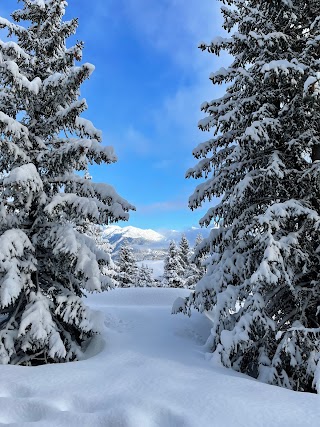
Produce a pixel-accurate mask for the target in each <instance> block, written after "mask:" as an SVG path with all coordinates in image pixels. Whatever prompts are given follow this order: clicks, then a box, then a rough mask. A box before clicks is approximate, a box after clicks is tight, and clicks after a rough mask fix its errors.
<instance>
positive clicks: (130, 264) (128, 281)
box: [118, 242, 138, 288]
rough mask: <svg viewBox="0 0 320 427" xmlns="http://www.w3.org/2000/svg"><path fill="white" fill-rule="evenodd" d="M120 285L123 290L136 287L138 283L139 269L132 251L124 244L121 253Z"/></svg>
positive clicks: (119, 264)
mask: <svg viewBox="0 0 320 427" xmlns="http://www.w3.org/2000/svg"><path fill="white" fill-rule="evenodd" d="M118 268H119V274H118V283H119V286H120V287H121V288H128V287H131V286H135V285H136V282H137V275H138V267H137V264H136V260H135V258H134V255H133V251H132V249H131V248H130V247H129V246H128V243H127V242H124V243H123V244H122V245H121V247H120V251H119V262H118Z"/></svg>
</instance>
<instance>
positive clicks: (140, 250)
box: [102, 225, 210, 261]
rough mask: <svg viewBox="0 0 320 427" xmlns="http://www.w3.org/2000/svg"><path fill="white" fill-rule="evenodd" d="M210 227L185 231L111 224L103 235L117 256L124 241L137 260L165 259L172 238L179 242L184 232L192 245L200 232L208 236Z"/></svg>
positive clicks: (192, 228) (104, 230)
mask: <svg viewBox="0 0 320 427" xmlns="http://www.w3.org/2000/svg"><path fill="white" fill-rule="evenodd" d="M209 231H210V230H208V229H203V228H196V227H191V228H188V229H186V230H183V231H177V230H161V232H158V231H155V230H150V229H148V230H144V229H142V228H137V227H132V226H128V227H119V226H118V225H109V226H107V227H104V229H103V231H102V237H103V238H105V239H107V240H108V241H109V242H110V244H111V245H112V248H113V252H114V254H115V256H117V253H118V251H119V249H120V247H121V245H122V244H123V243H125V242H126V243H128V244H129V245H130V246H131V247H132V248H133V250H134V252H135V255H136V258H137V260H138V261H139V260H144V259H163V258H164V257H165V255H166V253H167V249H168V246H169V243H170V241H171V240H174V241H175V242H177V243H178V242H179V241H180V239H181V237H182V235H183V234H184V235H185V236H186V238H187V239H188V241H189V243H190V246H191V247H192V246H194V244H195V240H196V238H197V235H198V234H201V235H202V236H203V237H206V236H208V234H209Z"/></svg>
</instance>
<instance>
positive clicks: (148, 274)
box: [136, 264, 155, 288]
mask: <svg viewBox="0 0 320 427" xmlns="http://www.w3.org/2000/svg"><path fill="white" fill-rule="evenodd" d="M152 273H153V270H152V268H149V267H148V266H147V265H144V264H142V265H141V267H140V268H139V269H138V273H137V281H136V282H137V283H136V285H137V286H139V287H142V288H145V287H148V288H150V287H153V286H155V284H154V279H153V277H152Z"/></svg>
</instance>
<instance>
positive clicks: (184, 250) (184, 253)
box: [179, 234, 190, 268]
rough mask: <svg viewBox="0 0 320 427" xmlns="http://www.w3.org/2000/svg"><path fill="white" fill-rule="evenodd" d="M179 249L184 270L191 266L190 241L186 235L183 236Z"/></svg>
mask: <svg viewBox="0 0 320 427" xmlns="http://www.w3.org/2000/svg"><path fill="white" fill-rule="evenodd" d="M179 249H180V258H181V261H182V265H183V267H184V268H186V267H188V265H189V258H190V245H189V242H188V239H187V238H186V236H185V235H184V234H183V235H182V236H181V240H180V243H179Z"/></svg>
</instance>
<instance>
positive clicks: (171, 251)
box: [163, 241, 185, 288]
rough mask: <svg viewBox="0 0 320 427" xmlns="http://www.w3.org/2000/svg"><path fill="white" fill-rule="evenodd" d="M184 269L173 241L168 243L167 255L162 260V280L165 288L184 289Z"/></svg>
mask: <svg viewBox="0 0 320 427" xmlns="http://www.w3.org/2000/svg"><path fill="white" fill-rule="evenodd" d="M183 276H184V269H183V264H182V260H181V257H180V251H179V249H178V247H177V245H176V244H175V242H174V241H171V242H170V245H169V248H168V254H167V256H166V258H165V260H164V273H163V279H164V284H165V286H168V287H173V288H183V287H184V282H185V280H184V277H183Z"/></svg>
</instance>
